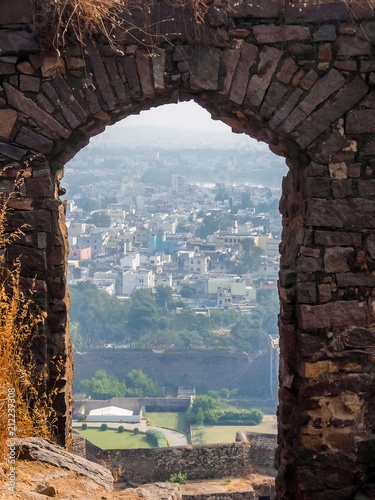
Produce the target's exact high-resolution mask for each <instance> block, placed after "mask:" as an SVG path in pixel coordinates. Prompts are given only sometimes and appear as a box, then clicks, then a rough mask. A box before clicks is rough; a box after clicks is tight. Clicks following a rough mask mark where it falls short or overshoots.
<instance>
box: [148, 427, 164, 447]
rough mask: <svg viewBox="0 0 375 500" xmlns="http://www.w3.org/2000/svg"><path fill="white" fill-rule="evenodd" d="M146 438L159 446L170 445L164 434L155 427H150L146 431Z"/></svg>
mask: <svg viewBox="0 0 375 500" xmlns="http://www.w3.org/2000/svg"><path fill="white" fill-rule="evenodd" d="M146 438H147V439H148V440H149V442H150V443H151V444H153V445H156V446H157V447H158V448H161V447H164V446H168V442H167V439H166V437H165V436H164V434H163V433H162V432H160V431H157V430H155V429H150V430H148V431H147V432H146Z"/></svg>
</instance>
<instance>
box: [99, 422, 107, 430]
mask: <svg viewBox="0 0 375 500" xmlns="http://www.w3.org/2000/svg"><path fill="white" fill-rule="evenodd" d="M107 429H108V425H107V424H102V425H101V426H100V430H101V431H106V430H107Z"/></svg>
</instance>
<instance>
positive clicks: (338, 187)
mask: <svg viewBox="0 0 375 500" xmlns="http://www.w3.org/2000/svg"><path fill="white" fill-rule="evenodd" d="M332 194H333V197H334V198H346V197H348V196H351V194H352V181H351V179H343V180H340V181H332Z"/></svg>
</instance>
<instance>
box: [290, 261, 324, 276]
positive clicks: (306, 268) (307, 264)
mask: <svg viewBox="0 0 375 500" xmlns="http://www.w3.org/2000/svg"><path fill="white" fill-rule="evenodd" d="M296 268H297V271H298V272H300V273H315V272H318V271H321V270H322V261H321V259H314V258H313V257H298V259H297V265H296Z"/></svg>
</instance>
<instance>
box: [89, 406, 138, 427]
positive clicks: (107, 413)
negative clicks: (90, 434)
mask: <svg viewBox="0 0 375 500" xmlns="http://www.w3.org/2000/svg"><path fill="white" fill-rule="evenodd" d="M141 418H142V411H141V410H140V412H139V413H134V412H133V411H132V410H125V409H124V408H118V407H117V406H105V407H104V408H97V409H96V410H91V411H90V413H89V414H88V415H87V417H86V420H87V422H118V423H121V422H128V423H132V424H135V423H138V422H140V421H141Z"/></svg>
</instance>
